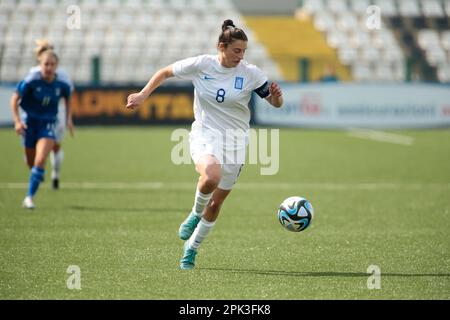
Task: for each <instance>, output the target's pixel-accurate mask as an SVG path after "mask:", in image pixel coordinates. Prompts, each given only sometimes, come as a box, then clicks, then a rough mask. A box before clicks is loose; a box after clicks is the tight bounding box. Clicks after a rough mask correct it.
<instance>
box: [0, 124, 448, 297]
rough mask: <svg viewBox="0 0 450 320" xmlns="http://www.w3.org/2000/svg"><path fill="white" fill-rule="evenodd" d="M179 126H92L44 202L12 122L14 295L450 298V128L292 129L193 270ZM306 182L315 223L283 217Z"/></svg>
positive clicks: (6, 285) (251, 177) (7, 277)
mask: <svg viewBox="0 0 450 320" xmlns="http://www.w3.org/2000/svg"><path fill="white" fill-rule="evenodd" d="M173 129H174V128H170V127H147V128H78V129H77V132H76V137H75V138H74V139H71V138H70V137H68V136H67V137H66V139H65V141H64V149H65V160H64V163H63V171H62V178H61V187H62V188H61V189H60V190H58V191H53V190H51V188H50V187H49V185H50V175H49V170H47V174H46V181H45V182H44V183H43V184H42V185H41V189H40V190H39V192H38V194H37V196H36V198H35V203H36V205H37V209H35V210H34V211H31V212H30V211H26V210H24V209H22V208H21V202H22V200H23V197H24V195H25V192H26V184H27V181H28V170H27V168H26V166H25V164H24V162H23V155H22V147H21V145H20V142H19V139H18V138H17V137H16V136H15V133H14V132H13V130H12V129H1V130H0V150H1V157H0V247H1V250H0V299H275V300H278V299H283V300H285V299H295V300H298V299H450V214H449V211H450V130H448V129H446V130H422V131H413V130H408V131H395V132H394V133H395V134H399V135H404V136H408V137H410V138H411V141H412V144H411V145H405V144H396V143H389V142H381V141H374V140H369V139H363V138H357V137H354V136H351V135H349V134H348V133H347V132H345V131H313V130H311V131H310V130H294V129H281V131H280V170H279V172H278V174H277V175H273V176H263V175H260V168H261V166H259V165H247V166H246V167H245V170H244V171H243V173H242V175H241V177H240V179H239V182H238V184H237V185H236V187H235V190H234V191H233V192H232V193H231V195H230V197H229V199H228V200H227V201H226V202H225V204H224V206H223V208H222V212H221V215H220V217H219V220H218V221H217V223H216V226H215V227H214V229H213V231H212V232H211V233H210V235H209V237H208V238H207V240H206V241H205V242H204V243H203V245H202V247H201V248H200V251H199V254H198V256H197V266H196V269H195V270H193V271H181V270H179V269H178V265H179V259H180V257H181V254H182V245H183V242H182V241H181V240H180V239H178V236H177V231H178V226H179V224H180V223H181V222H182V221H183V219H184V218H185V216H186V215H187V214H188V211H189V210H190V208H191V207H192V201H193V194H194V192H195V186H196V179H197V174H196V172H195V170H194V167H193V165H179V166H176V165H174V164H173V163H172V162H171V159H170V152H171V149H172V147H173V146H174V145H175V142H171V141H170V134H171V132H172V130H173ZM48 168H49V166H48ZM293 195H299V196H304V197H306V198H307V199H309V200H310V201H311V203H312V204H313V206H314V209H315V217H314V220H313V224H312V225H311V227H310V228H308V229H307V230H305V231H304V232H301V233H291V232H288V231H285V230H284V229H283V228H282V227H281V225H280V224H279V222H278V221H277V218H276V212H277V207H278V205H279V203H280V202H281V201H282V200H283V199H285V198H287V197H289V196H293ZM70 265H76V266H79V268H80V270H81V290H70V289H68V288H67V280H68V278H69V277H70V276H71V275H70V274H69V273H67V268H68V267H69V266H70ZM370 265H376V266H378V267H379V268H380V270H381V278H380V281H381V282H380V283H381V288H380V289H372V290H370V289H369V288H368V286H367V282H368V279H369V276H371V274H369V273H367V270H368V267H369V266H370Z"/></svg>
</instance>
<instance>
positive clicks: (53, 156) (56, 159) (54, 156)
mask: <svg viewBox="0 0 450 320" xmlns="http://www.w3.org/2000/svg"><path fill="white" fill-rule="evenodd" d="M63 159H64V151H63V150H61V149H60V150H59V151H58V152H57V153H55V152H51V153H50V162H51V164H52V179H58V178H59V171H60V170H61V162H62V161H63Z"/></svg>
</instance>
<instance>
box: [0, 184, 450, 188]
mask: <svg viewBox="0 0 450 320" xmlns="http://www.w3.org/2000/svg"><path fill="white" fill-rule="evenodd" d="M42 187H43V188H46V189H48V188H50V185H48V184H44V185H42ZM195 187H196V183H195V182H192V183H190V182H135V183H133V182H65V183H62V184H61V188H63V189H75V190H95V189H98V190H170V189H173V190H195ZM27 188H28V183H25V182H6V183H5V182H3V183H0V189H27ZM235 188H236V189H254V190H258V189H260V190H261V189H274V188H276V189H290V190H308V189H309V190H311V189H322V190H395V189H407V190H421V189H450V183H390V182H385V183H383V182H362V183H337V182H312V183H307V182H305V183H289V182H271V183H267V182H266V183H264V182H261V183H256V182H238V183H237V184H236V187H235Z"/></svg>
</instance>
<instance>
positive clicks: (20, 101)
mask: <svg viewBox="0 0 450 320" xmlns="http://www.w3.org/2000/svg"><path fill="white" fill-rule="evenodd" d="M39 66H40V68H39V70H34V71H33V72H30V73H29V74H28V75H27V76H26V78H25V79H23V80H22V81H21V82H20V83H19V84H18V86H17V90H16V92H15V93H14V94H13V96H12V97H11V109H12V114H13V119H14V128H15V130H16V133H17V134H19V135H21V136H22V138H23V144H24V147H25V156H26V160H27V164H28V166H29V168H30V169H31V173H30V179H29V185H28V193H27V194H26V197H25V199H24V201H23V207H24V208H27V209H34V208H35V205H34V203H33V197H34V195H35V194H36V192H37V190H38V188H39V185H40V183H41V182H42V181H43V180H44V176H45V163H46V160H47V157H48V155H49V153H50V151H51V150H52V149H53V147H54V145H55V124H56V119H57V114H58V104H59V100H60V99H61V98H64V100H65V103H66V110H67V111H66V117H67V119H71V110H70V103H69V98H70V94H71V87H70V83H69V82H68V81H67V80H66V79H60V77H58V75H57V73H56V69H57V66H58V56H57V55H56V53H55V52H54V51H53V50H51V49H48V50H46V51H45V52H42V53H41V54H40V56H39ZM19 106H20V108H21V109H22V110H23V111H24V118H23V119H21V117H20V115H19ZM67 126H68V127H69V130H71V131H72V130H73V124H72V122H71V121H68V122H67Z"/></svg>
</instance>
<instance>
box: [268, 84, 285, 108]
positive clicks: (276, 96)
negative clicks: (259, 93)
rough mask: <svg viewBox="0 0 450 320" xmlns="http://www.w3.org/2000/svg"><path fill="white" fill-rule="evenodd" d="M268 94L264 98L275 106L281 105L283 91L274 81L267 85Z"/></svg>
mask: <svg viewBox="0 0 450 320" xmlns="http://www.w3.org/2000/svg"><path fill="white" fill-rule="evenodd" d="M269 93H270V95H269V96H268V97H266V100H267V101H268V102H269V103H270V104H271V105H272V106H274V107H275V108H279V107H281V106H282V105H283V92H282V91H281V88H280V86H279V85H278V83H276V82H272V83H271V84H270V86H269Z"/></svg>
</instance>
